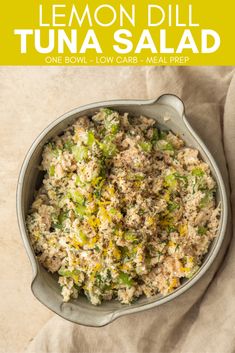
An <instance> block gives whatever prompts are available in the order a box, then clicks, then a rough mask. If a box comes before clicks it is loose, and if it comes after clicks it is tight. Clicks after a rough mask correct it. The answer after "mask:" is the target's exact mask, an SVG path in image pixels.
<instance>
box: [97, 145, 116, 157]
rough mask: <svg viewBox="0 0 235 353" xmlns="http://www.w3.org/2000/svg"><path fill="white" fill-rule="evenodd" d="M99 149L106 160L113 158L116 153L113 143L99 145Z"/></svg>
mask: <svg viewBox="0 0 235 353" xmlns="http://www.w3.org/2000/svg"><path fill="white" fill-rule="evenodd" d="M100 149H101V151H102V153H103V155H104V156H105V157H106V158H110V157H112V156H114V155H115V154H116V152H117V147H116V145H115V144H114V143H112V142H108V143H100Z"/></svg>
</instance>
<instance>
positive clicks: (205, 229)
mask: <svg viewBox="0 0 235 353" xmlns="http://www.w3.org/2000/svg"><path fill="white" fill-rule="evenodd" d="M197 232H198V234H199V235H204V234H206V232H207V228H206V227H203V226H199V227H198V230H197Z"/></svg>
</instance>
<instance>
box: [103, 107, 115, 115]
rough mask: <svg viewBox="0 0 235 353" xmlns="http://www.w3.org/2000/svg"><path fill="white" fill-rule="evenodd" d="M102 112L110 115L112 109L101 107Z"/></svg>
mask: <svg viewBox="0 0 235 353" xmlns="http://www.w3.org/2000/svg"><path fill="white" fill-rule="evenodd" d="M102 110H103V112H104V113H105V114H106V115H111V114H113V110H112V109H109V108H104V109H102Z"/></svg>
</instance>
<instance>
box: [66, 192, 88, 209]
mask: <svg viewBox="0 0 235 353" xmlns="http://www.w3.org/2000/svg"><path fill="white" fill-rule="evenodd" d="M69 196H70V197H71V199H72V200H73V202H76V203H79V204H80V205H83V204H84V201H85V200H84V197H83V196H82V195H81V194H80V193H79V192H78V191H77V190H70V192H69Z"/></svg>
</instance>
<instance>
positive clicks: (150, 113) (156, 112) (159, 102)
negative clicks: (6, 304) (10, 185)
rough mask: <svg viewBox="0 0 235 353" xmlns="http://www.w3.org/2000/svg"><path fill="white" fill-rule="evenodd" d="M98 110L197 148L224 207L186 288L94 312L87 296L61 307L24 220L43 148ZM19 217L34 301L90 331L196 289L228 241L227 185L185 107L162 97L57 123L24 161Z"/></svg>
mask: <svg viewBox="0 0 235 353" xmlns="http://www.w3.org/2000/svg"><path fill="white" fill-rule="evenodd" d="M100 107H110V108H114V109H116V110H118V111H119V112H121V113H122V112H129V113H130V114H131V115H134V116H135V115H140V114H143V115H146V116H147V117H151V118H154V119H157V120H158V122H159V123H160V125H162V126H163V127H164V128H165V129H171V130H172V131H173V132H175V133H178V134H179V135H180V136H181V137H182V138H183V139H184V140H185V141H186V144H187V145H188V146H193V147H195V148H197V149H198V150H199V151H200V153H201V156H202V158H203V159H204V160H205V161H206V162H207V163H208V164H209V166H210V168H211V171H212V174H213V176H214V178H215V180H216V182H217V184H218V192H217V201H218V202H221V211H222V212H221V221H220V226H219V231H218V237H217V238H216V239H215V240H214V241H213V243H212V244H211V246H210V249H209V252H208V253H207V255H206V256H205V258H204V261H203V264H202V266H201V268H200V269H199V270H198V272H197V273H196V274H195V275H194V276H193V277H192V278H191V279H187V280H185V281H183V283H182V285H181V286H180V287H179V288H177V289H176V290H175V291H174V292H173V293H171V294H168V295H166V296H162V295H156V296H154V297H152V298H140V299H139V300H138V301H136V302H135V303H133V304H132V305H122V304H120V303H119V302H117V301H111V302H105V303H103V304H102V305H100V306H97V307H96V306H93V305H91V304H90V303H89V302H88V300H87V299H86V298H85V297H83V296H80V297H79V298H78V299H76V300H72V301H70V302H68V303H63V302H62V297H61V295H60V288H59V284H58V283H57V277H56V276H55V275H52V274H50V273H48V272H47V271H46V270H45V269H44V268H43V267H42V266H41V265H40V264H39V263H38V261H37V259H36V258H35V255H34V252H33V249H32V247H31V244H30V240H29V237H28V234H27V230H26V226H25V216H26V214H27V211H28V208H29V206H30V204H31V202H32V199H33V194H34V190H35V188H38V186H39V185H40V182H41V180H42V175H40V172H39V170H38V168H37V167H38V165H39V164H40V162H41V154H42V147H43V145H44V144H45V143H46V142H47V141H48V140H49V139H50V138H51V137H53V136H55V135H57V134H59V133H60V132H62V131H63V130H64V129H65V128H66V127H67V126H68V125H70V124H72V123H73V122H74V120H75V119H77V118H79V117H80V116H82V115H84V114H88V115H92V114H93V113H94V112H96V111H97V110H98V109H99V108H100ZM17 215H18V222H19V228H20V232H21V235H22V238H23V241H24V245H25V248H26V251H27V253H28V256H29V259H30V262H31V265H32V270H33V280H32V284H31V288H32V291H33V294H34V295H35V297H36V298H37V299H38V300H39V301H40V302H41V303H43V304H44V305H45V306H47V307H48V308H49V309H51V310H52V311H54V312H55V313H57V314H58V315H60V316H62V317H63V318H65V319H67V320H70V321H72V322H75V323H78V324H82V325H87V326H103V325H106V324H108V323H110V322H112V321H113V320H115V319H116V318H118V317H120V316H123V315H126V314H130V313H135V312H138V311H143V310H146V309H151V308H154V307H156V306H158V305H161V304H163V303H166V302H168V301H170V300H172V299H174V298H176V297H178V296H179V295H180V294H182V293H184V292H185V291H186V290H187V289H189V288H190V287H192V286H193V285H194V284H195V283H196V282H197V281H198V280H199V279H200V278H201V277H202V276H203V274H204V273H205V272H206V271H207V269H208V268H209V266H210V265H211V264H212V262H213V261H214V259H215V257H216V255H217V254H218V251H219V249H220V247H221V244H222V241H223V238H224V235H225V230H226V224H227V215H228V208H227V197H226V192H225V187H224V182H223V179H222V177H221V174H220V171H219V169H218V167H217V165H216V163H215V161H214V159H213V157H212V155H211V154H210V152H209V151H208V149H207V148H206V146H205V145H204V143H203V142H202V141H201V139H200V138H199V137H198V135H197V134H196V133H195V132H194V130H193V129H192V127H191V126H190V125H189V123H188V121H187V119H186V117H185V113H184V105H183V103H182V101H181V100H180V99H179V98H178V97H176V96H173V95H163V96H161V97H160V98H158V99H155V100H145V101H139V100H120V101H107V102H100V103H94V104H89V105H86V106H83V107H80V108H77V109H74V110H72V111H71V112H69V113H66V114H64V115H63V116H61V117H60V118H58V119H57V120H55V121H54V122H53V123H52V124H51V125H49V126H48V127H47V128H46V129H45V130H44V131H43V132H42V133H41V134H40V135H39V137H38V138H37V139H36V141H34V143H33V145H32V146H31V148H30V150H29V152H28V153H27V156H26V158H25V160H24V163H23V166H22V169H21V172H20V176H19V181H18V188H17Z"/></svg>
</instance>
